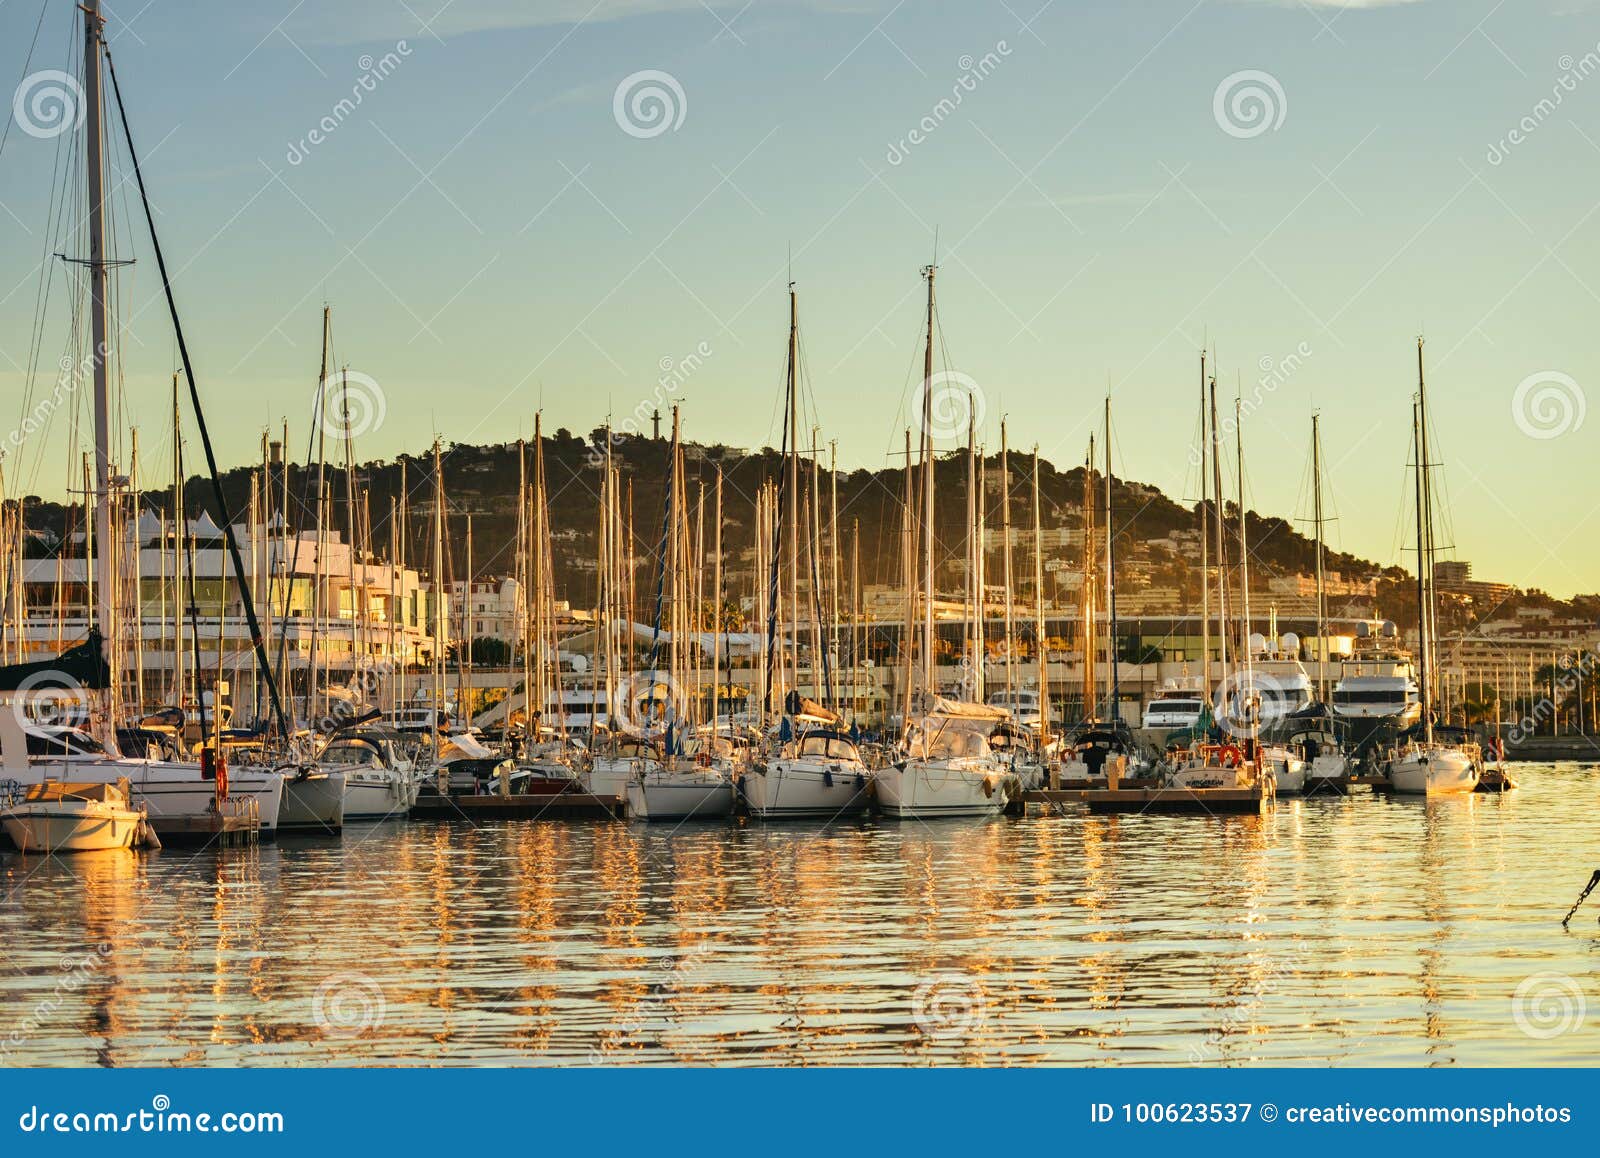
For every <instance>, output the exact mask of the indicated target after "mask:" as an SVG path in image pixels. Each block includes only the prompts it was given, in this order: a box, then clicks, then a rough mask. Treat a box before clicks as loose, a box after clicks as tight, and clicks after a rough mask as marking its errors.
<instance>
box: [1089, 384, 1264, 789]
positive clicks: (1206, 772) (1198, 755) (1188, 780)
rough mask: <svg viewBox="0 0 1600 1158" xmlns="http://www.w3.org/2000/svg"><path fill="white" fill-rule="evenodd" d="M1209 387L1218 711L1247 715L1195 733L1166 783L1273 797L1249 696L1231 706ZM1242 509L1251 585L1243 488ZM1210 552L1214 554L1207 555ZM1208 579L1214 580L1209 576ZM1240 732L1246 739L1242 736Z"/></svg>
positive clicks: (1223, 550) (1215, 433)
mask: <svg viewBox="0 0 1600 1158" xmlns="http://www.w3.org/2000/svg"><path fill="white" fill-rule="evenodd" d="M1209 387H1210V398H1209V405H1208V406H1207V407H1206V408H1205V409H1204V410H1203V411H1202V425H1201V431H1202V434H1201V459H1200V477H1201V482H1202V491H1209V493H1203V494H1202V501H1201V509H1202V510H1204V509H1205V507H1206V505H1207V502H1208V501H1209V504H1210V508H1211V514H1212V519H1211V529H1210V533H1211V534H1212V535H1213V536H1214V537H1213V539H1212V541H1211V543H1210V544H1209V547H1210V548H1212V549H1214V551H1215V558H1216V560H1217V566H1216V600H1215V603H1214V604H1213V606H1214V607H1215V609H1216V616H1217V619H1216V626H1217V640H1218V645H1219V652H1220V655H1219V659H1220V668H1221V675H1222V678H1221V681H1220V684H1219V689H1218V692H1217V699H1216V712H1217V715H1218V716H1223V715H1229V714H1231V709H1233V708H1235V707H1236V706H1237V707H1239V708H1242V712H1241V713H1240V715H1239V717H1238V719H1237V720H1236V721H1235V722H1234V724H1233V726H1232V727H1231V728H1230V731H1231V732H1232V733H1233V734H1232V735H1224V736H1208V735H1196V736H1195V737H1194V739H1193V740H1192V741H1191V742H1190V744H1189V745H1188V747H1187V748H1185V749H1180V750H1178V751H1176V752H1174V753H1172V754H1171V757H1170V760H1171V762H1170V766H1169V770H1168V773H1167V783H1168V784H1169V785H1171V786H1172V787H1173V788H1181V789H1187V790H1189V791H1190V792H1193V793H1203V792H1204V791H1206V790H1208V789H1230V790H1245V791H1248V792H1251V793H1253V794H1255V795H1256V796H1257V798H1270V797H1272V796H1274V795H1275V794H1276V789H1277V780H1276V778H1275V777H1274V776H1273V775H1272V774H1271V773H1270V772H1267V771H1266V770H1264V769H1263V768H1262V767H1261V765H1260V764H1259V763H1258V751H1257V748H1258V743H1257V741H1258V736H1257V734H1256V731H1255V727H1256V722H1257V721H1256V717H1255V715H1254V712H1253V710H1252V704H1251V697H1249V696H1248V694H1246V695H1245V696H1244V697H1243V703H1242V704H1238V705H1235V704H1233V703H1231V702H1230V701H1231V700H1232V698H1233V697H1234V695H1235V694H1236V693H1235V691H1234V689H1235V685H1236V681H1235V679H1234V678H1230V674H1229V642H1228V641H1229V634H1230V632H1229V625H1228V555H1227V545H1228V535H1227V522H1226V519H1225V517H1224V514H1223V509H1222V435H1221V431H1220V429H1219V427H1218V423H1217V380H1216V377H1215V375H1213V376H1212V378H1211V380H1210V383H1209ZM1208 459H1209V463H1208V461H1207V460H1208ZM1208 465H1209V467H1210V470H1209V471H1208V470H1207V469H1206V468H1207V466H1208ZM1240 485H1241V488H1242V486H1243V484H1242V483H1241V484H1240ZM1239 508H1240V540H1239V567H1240V576H1241V579H1244V580H1245V581H1246V582H1248V575H1249V557H1248V555H1247V553H1246V551H1245V549H1244V548H1245V545H1246V544H1245V542H1244V539H1243V531H1244V522H1243V519H1244V501H1243V492H1242V489H1241V492H1240V501H1239ZM1209 554H1210V551H1208V555H1209ZM1205 578H1206V581H1208V582H1209V577H1205ZM1208 602H1209V600H1208ZM1248 619H1249V616H1248V611H1247V612H1246V614H1245V616H1244V618H1243V620H1242V621H1241V622H1246V623H1247V622H1248ZM1208 634H1209V633H1208ZM1241 642H1244V643H1246V646H1245V647H1244V648H1243V649H1242V651H1243V655H1242V656H1241V657H1240V658H1241V663H1242V665H1243V668H1244V676H1243V678H1242V680H1240V681H1238V686H1239V687H1240V688H1243V689H1248V688H1250V686H1251V683H1252V681H1251V680H1250V678H1249V675H1250V673H1249V662H1250V661H1249V647H1248V641H1247V640H1242V641H1241ZM1208 659H1209V653H1208ZM1209 666H1210V665H1209V663H1208V664H1207V667H1208V668H1209ZM1205 679H1206V680H1207V682H1209V680H1210V676H1209V674H1207V675H1206V677H1205ZM1201 719H1202V721H1205V720H1206V716H1204V715H1203V716H1202V717H1201ZM1241 732H1242V735H1241V734H1240V733H1241ZM1091 803H1092V802H1091Z"/></svg>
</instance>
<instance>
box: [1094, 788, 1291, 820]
mask: <svg viewBox="0 0 1600 1158" xmlns="http://www.w3.org/2000/svg"><path fill="white" fill-rule="evenodd" d="M1083 798H1084V803H1086V804H1087V805H1088V806H1089V811H1090V812H1094V813H1113V812H1165V813H1193V814H1200V815H1209V816H1221V815H1246V816H1248V815H1259V814H1260V813H1263V812H1265V811H1266V810H1267V805H1268V804H1270V803H1271V802H1272V800H1273V799H1274V795H1273V791H1272V789H1271V788H1269V787H1264V786H1258V787H1255V788H1104V789H1091V790H1090V791H1088V792H1085V793H1084V794H1083Z"/></svg>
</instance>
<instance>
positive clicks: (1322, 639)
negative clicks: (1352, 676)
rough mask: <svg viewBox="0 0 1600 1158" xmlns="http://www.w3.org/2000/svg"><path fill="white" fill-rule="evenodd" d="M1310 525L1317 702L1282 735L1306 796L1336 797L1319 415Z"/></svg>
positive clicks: (1340, 757)
mask: <svg viewBox="0 0 1600 1158" xmlns="http://www.w3.org/2000/svg"><path fill="white" fill-rule="evenodd" d="M1311 522H1312V525H1313V529H1314V532H1315V538H1316V551H1317V682H1316V687H1317V699H1316V702H1315V703H1314V704H1312V705H1311V706H1310V707H1309V708H1307V709H1305V710H1303V711H1301V712H1298V713H1295V714H1294V715H1291V716H1290V717H1289V718H1288V720H1287V721H1286V729H1285V730H1286V732H1287V734H1288V736H1289V738H1290V740H1291V741H1292V742H1295V743H1298V744H1299V745H1300V749H1301V752H1302V753H1303V755H1304V757H1305V761H1306V791H1307V792H1334V793H1339V792H1344V791H1345V790H1346V788H1347V786H1348V784H1349V781H1350V757H1349V756H1348V755H1347V754H1346V752H1345V747H1344V741H1343V738H1342V736H1341V735H1340V729H1339V727H1338V721H1337V719H1336V718H1335V717H1334V715H1333V712H1332V710H1331V709H1330V708H1329V706H1328V585H1327V572H1326V567H1325V565H1324V564H1325V556H1326V551H1325V548H1324V543H1323V538H1322V532H1323V527H1324V526H1325V525H1326V523H1327V520H1326V519H1325V518H1324V517H1323V506H1322V419H1321V416H1320V415H1317V414H1313V415H1312V416H1311Z"/></svg>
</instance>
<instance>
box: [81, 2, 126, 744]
mask: <svg viewBox="0 0 1600 1158" xmlns="http://www.w3.org/2000/svg"><path fill="white" fill-rule="evenodd" d="M103 31H104V22H103V21H102V20H101V18H100V0H85V2H84V4H83V87H84V103H85V104H86V105H87V106H88V127H87V128H86V129H85V132H84V147H85V150H86V152H87V157H86V158H85V174H86V177H87V180H88V193H89V262H88V265H89V327H90V339H91V340H92V341H93V342H94V350H93V353H92V355H91V358H92V362H91V364H92V366H93V371H94V538H95V542H96V543H97V544H98V545H99V550H98V551H97V552H96V553H95V560H94V569H95V584H94V595H95V598H94V618H95V627H96V628H98V629H99V631H100V635H101V640H100V653H101V655H102V656H103V657H104V658H105V661H106V664H107V665H108V666H109V667H110V669H111V675H112V679H111V689H110V692H109V694H108V696H107V697H106V700H105V705H104V706H105V709H106V716H105V719H104V720H103V721H101V723H102V724H103V730H104V734H103V735H102V736H100V737H99V739H100V740H101V741H102V742H106V741H110V745H111V747H112V750H113V751H115V735H116V719H115V716H116V708H117V685H118V683H119V681H120V678H121V676H120V672H119V671H118V669H117V648H116V640H117V631H116V620H115V615H116V606H115V598H116V591H115V588H114V587H113V576H114V574H115V564H116V560H115V558H114V557H113V554H112V551H111V381H110V375H109V374H108V372H107V369H108V368H107V366H106V358H107V356H108V353H109V347H108V346H107V342H108V340H109V339H108V332H109V329H110V307H109V304H108V296H109V295H108V288H109V285H108V283H109V271H110V260H109V258H108V257H107V254H106V202H105V195H106V178H105V131H104V125H103V123H102V119H103V116H104V108H103V101H104V97H103V94H102V92H101V87H100V86H101V77H100V40H101V35H102V33H103Z"/></svg>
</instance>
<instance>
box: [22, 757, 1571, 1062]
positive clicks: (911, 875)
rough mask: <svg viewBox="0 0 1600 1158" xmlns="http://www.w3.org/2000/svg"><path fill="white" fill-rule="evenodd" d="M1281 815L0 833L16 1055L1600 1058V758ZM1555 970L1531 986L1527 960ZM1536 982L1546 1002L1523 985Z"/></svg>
mask: <svg viewBox="0 0 1600 1158" xmlns="http://www.w3.org/2000/svg"><path fill="white" fill-rule="evenodd" d="M1518 775H1519V776H1520V777H1521V780H1522V783H1523V788H1522V789H1521V791H1519V792H1515V793H1512V794H1510V795H1507V796H1505V797H1494V796H1473V797H1465V798H1461V799H1452V800H1438V801H1433V802H1424V801H1420V800H1405V799H1398V800H1395V799H1388V798H1384V797H1380V796H1373V795H1370V794H1368V793H1366V792H1364V791H1363V792H1362V793H1360V794H1358V795H1353V796H1351V797H1349V798H1346V799H1326V800H1307V801H1290V800H1284V801H1280V802H1279V804H1278V805H1277V808H1276V811H1275V812H1274V813H1273V814H1271V815H1270V816H1267V817H1259V818H1258V817H1231V818H1221V819H1211V818H1199V817H1090V816H1088V815H1086V814H1085V813H1084V812H1083V811H1082V809H1081V808H1080V807H1078V806H1072V807H1070V808H1068V809H1067V811H1066V812H1065V814H1064V815H1060V816H1050V817H1043V816H1033V817H1029V818H1026V819H1009V818H1008V819H1000V820H995V821H991V822H982V823H976V822H965V821H943V822H940V823H937V824H919V823H914V822H906V823H852V824H846V825H833V826H825V825H821V824H804V825H790V824H786V825H765V826H763V825H759V824H751V823H743V824H738V825H691V826H684V827H681V828H678V829H676V830H675V831H674V830H670V829H668V828H667V827H664V826H656V827H651V826H646V825H642V824H629V823H623V822H616V823H602V822H592V823H591V822H577V823H575V822H563V821H556V822H535V821H510V822H504V823H499V824H495V825H493V826H485V827H481V828H474V827H472V826H470V825H467V824H434V823H413V824H403V823H395V824H384V825H376V826H368V827H362V828H351V829H349V830H347V831H346V832H345V833H344V835H343V837H342V838H340V839H334V840H312V839H285V840H283V841H281V842H280V843H278V844H276V845H265V846H263V847H261V848H259V849H250V850H219V851H207V852H201V853H198V854H196V853H194V852H191V851H186V850H175V849H168V850H164V851H159V852H141V853H119V854H90V855H81V856H76V857H71V858H67V859H59V860H48V859H43V860H42V859H39V858H27V859H24V858H21V857H19V856H17V855H15V854H11V853H7V854H0V884H3V889H4V894H3V897H4V899H3V904H0V994H3V1000H0V1050H3V1051H4V1054H5V1062H6V1064H10V1065H94V1064H99V1065H118V1066H134V1065H218V1064H236V1065H285V1064H370V1063H399V1064H430V1065H431V1064H518V1063H533V1064H593V1063H596V1062H599V1063H604V1064H610V1063H652V1064H767V1065H773V1064H783V1065H787V1064H866V1063H875V1064H902V1065H903V1064H912V1065H921V1064H931V1063H957V1064H985V1065H1004V1064H1023V1063H1037V1062H1047V1063H1068V1064H1109V1065H1143V1064H1169V1065H1171V1064H1179V1065H1181V1064H1189V1063H1195V1062H1198V1063H1202V1064H1247V1063H1275V1064H1299V1063H1304V1064H1318V1065H1321V1064H1345V1065H1372V1064H1399V1065H1451V1064H1457V1065H1462V1064H1464V1065H1491V1064H1505V1065H1531V1064H1552V1063H1553V1064H1592V1063H1593V1062H1594V1061H1595V1059H1596V1058H1597V1056H1600V1050H1597V1047H1600V929H1597V926H1596V917H1597V916H1600V893H1597V895H1596V897H1595V898H1594V899H1593V900H1591V902H1590V903H1589V905H1588V906H1587V907H1586V908H1585V910H1584V911H1582V912H1581V913H1580V915H1579V917H1578V918H1577V919H1576V920H1575V921H1574V922H1573V926H1572V929H1571V931H1566V932H1564V931H1563V930H1562V928H1561V925H1560V921H1561V917H1562V916H1563V915H1564V914H1565V912H1566V910H1567V908H1568V907H1569V906H1570V905H1571V904H1572V902H1573V900H1574V899H1576V897H1577V894H1578V891H1579V889H1580V887H1581V886H1582V885H1583V883H1584V882H1585V881H1586V880H1587V879H1588V877H1589V874H1590V872H1591V871H1592V870H1593V869H1595V868H1596V867H1600V832H1597V829H1596V825H1595V819H1596V816H1597V808H1596V806H1597V804H1600V769H1594V768H1579V767H1573V766H1554V767H1551V766H1525V767H1522V768H1520V769H1519V771H1518ZM1530 979H1531V980H1530ZM1519 988H1520V991H1521V992H1520V996H1519Z"/></svg>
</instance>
